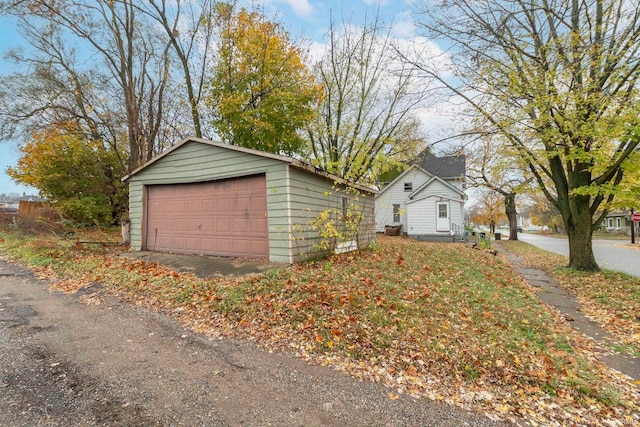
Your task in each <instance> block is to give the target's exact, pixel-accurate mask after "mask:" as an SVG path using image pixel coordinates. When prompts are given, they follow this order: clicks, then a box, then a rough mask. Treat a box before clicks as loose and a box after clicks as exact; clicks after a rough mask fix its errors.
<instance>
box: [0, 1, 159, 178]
mask: <svg viewBox="0 0 640 427" xmlns="http://www.w3.org/2000/svg"><path fill="white" fill-rule="evenodd" d="M133 3H134V2H133V1H122V2H113V1H107V0H99V1H88V0H87V1H83V0H77V1H75V0H74V1H72V0H69V1H61V2H55V3H54V2H46V1H39V0H25V1H19V2H18V1H16V2H14V3H12V4H8V5H5V7H4V12H5V13H10V14H12V15H14V16H15V17H17V19H19V21H20V23H21V28H22V30H23V32H24V34H25V35H26V36H27V40H28V42H29V43H30V45H31V46H32V47H35V50H34V51H30V52H29V53H28V54H24V55H20V54H16V55H14V56H13V58H14V59H15V60H17V61H18V62H20V63H22V64H27V65H31V66H33V68H31V70H32V71H33V72H32V73H31V74H28V75H27V76H19V75H14V76H13V77H12V78H11V79H10V80H11V84H10V86H9V90H7V91H5V92H4V93H3V94H2V98H3V100H2V102H3V104H4V105H6V106H7V108H8V110H7V111H8V112H7V113H6V114H4V115H3V116H2V117H1V120H2V123H1V125H2V130H3V131H4V135H3V136H7V135H12V134H15V132H16V131H17V130H18V129H19V128H21V127H22V128H23V130H24V129H26V128H28V127H29V124H30V125H31V126H33V125H34V124H35V123H36V122H40V123H41V122H42V121H45V122H46V121H50V122H55V121H63V120H69V119H80V120H82V122H83V123H84V124H85V125H86V126H87V127H88V128H89V129H90V133H91V137H93V138H96V137H100V138H103V139H105V140H107V141H111V143H112V144H115V143H116V142H115V141H117V139H118V138H120V134H121V128H122V125H124V128H125V132H126V135H127V140H128V147H129V169H130V170H131V169H135V168H137V167H138V166H140V165H141V164H143V163H145V162H146V161H147V160H149V159H150V158H151V157H152V156H153V155H154V154H157V153H158V151H159V148H160V147H161V141H159V135H161V134H162V129H161V126H163V118H164V116H165V112H164V108H165V92H166V90H167V83H168V81H169V67H170V62H169V55H168V51H169V49H170V44H169V43H166V42H164V43H163V42H162V41H161V40H160V39H158V38H157V37H156V35H155V34H153V33H152V32H149V31H147V30H148V29H149V28H151V27H150V26H149V25H147V24H145V23H144V22H141V21H140V19H139V18H138V16H137V15H136V11H137V9H136V8H135V7H134V5H133ZM80 52H81V53H80ZM23 89H27V92H29V93H31V94H32V95H34V98H33V100H32V101H31V102H29V100H28V99H27V98H25V97H24V96H21V91H22V90H23ZM16 99H18V100H21V102H16ZM119 111H123V112H124V114H120V113H119ZM25 119H27V120H29V121H31V122H30V123H27V124H25V123H24V121H21V120H25ZM101 125H102V126H101Z"/></svg>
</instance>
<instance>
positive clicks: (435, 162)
mask: <svg viewBox="0 0 640 427" xmlns="http://www.w3.org/2000/svg"><path fill="white" fill-rule="evenodd" d="M416 163H417V164H419V165H420V167H421V168H422V169H424V170H426V171H428V172H429V173H430V174H432V175H437V176H439V177H440V178H444V179H447V178H462V177H464V176H465V174H466V159H465V156H444V157H436V156H434V155H433V154H432V153H431V151H425V152H423V153H422V154H420V155H419V156H418V159H417V161H416Z"/></svg>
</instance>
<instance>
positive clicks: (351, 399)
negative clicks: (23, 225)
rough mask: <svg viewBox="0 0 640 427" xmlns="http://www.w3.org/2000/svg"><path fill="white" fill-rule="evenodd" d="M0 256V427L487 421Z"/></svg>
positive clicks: (464, 423)
mask: <svg viewBox="0 0 640 427" xmlns="http://www.w3.org/2000/svg"><path fill="white" fill-rule="evenodd" d="M388 391H389V390H387V389H385V388H383V387H380V386H379V385H378V384H373V383H367V382H359V381H356V380H353V379H351V378H348V377H346V376H344V375H342V374H341V373H339V372H337V371H334V370H331V369H328V368H323V367H318V366H310V365H307V364H305V363H303V362H302V361H300V360H298V359H295V358H292V357H289V356H286V355H282V354H271V353H268V352H266V351H263V350H260V349H259V348H257V347H255V346H254V345H253V344H251V343H249V342H239V341H232V340H214V341H211V340H208V339H206V338H204V337H202V336H199V335H197V334H194V333H191V332H189V331H187V330H185V329H183V328H182V327H181V325H180V324H178V323H176V322H175V321H172V320H170V319H169V318H167V317H165V316H163V315H160V314H156V313H151V312H148V311H145V310H142V309H140V308H137V307H135V306H131V305H127V304H122V303H120V302H119V301H117V300H115V299H113V298H111V297H108V296H105V295H103V294H102V292H101V291H100V288H99V287H93V288H91V289H88V290H86V291H84V292H82V293H77V294H75V295H64V294H60V293H50V292H48V291H47V290H46V284H43V283H41V282H38V281H37V280H35V279H34V278H33V277H32V276H31V275H30V273H29V271H27V270H24V269H21V268H19V267H16V266H14V265H12V264H9V263H7V262H4V261H0V425H2V426H16V427H20V426H97V425H105V426H240V425H242V426H269V425H273V426H493V425H497V424H495V423H493V422H492V421H491V420H489V419H488V418H486V417H484V416H482V415H479V414H476V413H471V412H466V411H463V410H461V409H457V408H453V407H449V406H446V405H442V404H439V403H437V402H431V401H429V400H414V399H412V398H409V397H404V396H402V397H400V398H399V399H398V400H392V399H390V398H389V397H388V395H387V393H388Z"/></svg>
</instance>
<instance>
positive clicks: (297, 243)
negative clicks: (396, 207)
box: [287, 167, 375, 262]
mask: <svg viewBox="0 0 640 427" xmlns="http://www.w3.org/2000/svg"><path fill="white" fill-rule="evenodd" d="M289 191H290V198H289V199H290V203H291V207H290V212H291V214H290V215H291V216H290V218H291V232H290V234H289V235H288V236H287V237H288V239H289V242H290V245H291V250H292V257H293V262H298V261H303V260H306V259H309V258H316V257H321V256H324V255H326V253H325V252H324V251H322V250H321V249H320V248H319V244H320V241H321V239H320V237H319V236H318V232H317V230H314V229H313V227H312V224H313V222H314V220H316V218H318V215H320V214H321V213H322V212H324V211H327V210H329V209H337V210H340V208H341V200H342V197H343V196H344V197H347V199H348V200H349V202H350V208H351V209H359V210H361V211H362V212H364V213H365V214H366V217H367V218H369V220H368V221H365V223H364V224H361V227H360V229H361V231H360V233H359V235H360V236H361V241H360V242H359V245H360V247H362V246H363V245H366V244H368V243H369V242H370V241H372V240H373V239H375V231H374V228H373V224H372V222H373V221H372V220H373V210H374V204H375V202H374V198H373V195H372V194H370V193H360V194H358V196H357V201H356V196H355V194H354V192H353V191H344V189H340V187H339V186H336V185H335V184H334V182H333V181H332V180H330V179H328V178H324V177H322V176H319V175H315V174H312V173H309V172H307V171H305V170H300V169H298V168H295V167H289ZM356 205H357V208H356ZM367 222H368V223H367Z"/></svg>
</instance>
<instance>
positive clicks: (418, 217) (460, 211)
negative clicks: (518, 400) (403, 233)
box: [407, 195, 464, 236]
mask: <svg viewBox="0 0 640 427" xmlns="http://www.w3.org/2000/svg"><path fill="white" fill-rule="evenodd" d="M438 201H448V202H449V218H450V220H451V224H456V225H459V226H463V225H464V208H463V206H464V202H463V201H461V200H460V199H459V198H458V199H457V200H451V199H443V198H442V197H440V195H431V196H427V197H424V198H420V199H418V200H413V201H411V202H410V203H408V209H407V217H408V219H409V222H410V224H411V225H410V227H409V229H408V230H407V234H408V235H410V236H420V235H426V234H436V233H438V232H437V231H436V215H437V203H438Z"/></svg>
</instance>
